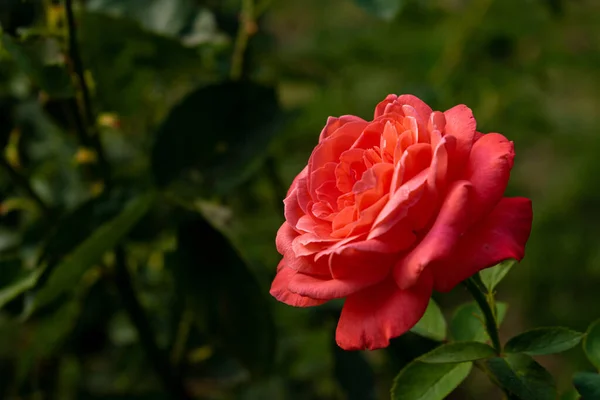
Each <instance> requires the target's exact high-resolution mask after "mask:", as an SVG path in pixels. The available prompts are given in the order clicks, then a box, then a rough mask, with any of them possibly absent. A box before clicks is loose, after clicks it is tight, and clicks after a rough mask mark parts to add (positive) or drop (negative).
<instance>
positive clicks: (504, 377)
mask: <svg viewBox="0 0 600 400" xmlns="http://www.w3.org/2000/svg"><path fill="white" fill-rule="evenodd" d="M486 364H487V366H488V368H489V370H490V372H491V373H492V374H493V375H494V376H495V377H496V379H497V380H498V382H499V383H500V385H502V387H504V388H505V389H507V390H508V391H509V392H511V393H512V394H514V395H515V396H517V397H519V398H520V399H522V400H555V399H556V387H555V384H554V380H553V379H552V376H551V375H550V373H549V372H548V371H546V370H545V369H544V367H542V366H541V365H539V364H538V363H536V362H535V361H534V360H533V358H531V357H530V356H528V355H525V354H508V355H507V356H506V357H504V358H500V357H497V358H492V359H490V360H487V361H486Z"/></svg>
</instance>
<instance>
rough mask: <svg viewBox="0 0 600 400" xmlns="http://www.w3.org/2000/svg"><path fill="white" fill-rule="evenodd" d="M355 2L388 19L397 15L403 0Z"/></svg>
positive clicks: (359, 0)
mask: <svg viewBox="0 0 600 400" xmlns="http://www.w3.org/2000/svg"><path fill="white" fill-rule="evenodd" d="M355 1H356V4H358V5H359V6H360V7H362V8H363V9H365V10H366V11H368V12H369V13H371V14H373V15H375V16H377V17H379V18H381V19H384V20H387V21H390V20H392V19H394V17H396V15H398V12H400V9H401V8H402V5H403V3H404V0H355Z"/></svg>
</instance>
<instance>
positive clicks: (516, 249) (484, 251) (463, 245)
mask: <svg viewBox="0 0 600 400" xmlns="http://www.w3.org/2000/svg"><path fill="white" fill-rule="evenodd" d="M532 219H533V212H532V209H531V200H529V199H526V198H522V197H512V198H507V197H505V198H503V199H502V200H500V202H499V203H498V205H497V206H496V208H495V209H494V211H492V213H491V214H490V215H489V216H488V217H487V218H486V219H485V220H484V221H482V222H481V223H480V224H478V225H476V226H474V227H473V228H471V229H470V230H469V232H467V233H466V234H465V235H464V236H463V237H462V238H461V239H460V242H459V243H458V245H457V246H456V249H455V250H454V251H453V252H452V254H451V256H450V257H449V258H448V259H446V260H444V261H443V262H440V263H436V264H435V266H434V268H433V274H434V280H435V290H437V291H440V292H447V291H449V290H451V289H452V288H453V287H454V286H456V285H457V284H458V283H460V282H461V281H463V280H465V279H467V278H469V277H470V276H472V275H474V274H475V273H477V272H478V271H480V270H482V269H484V268H487V267H491V266H493V265H496V264H498V263H499V262H500V261H503V260H506V259H508V258H514V259H517V260H521V259H522V258H523V256H524V255H525V244H526V243H527V239H528V238H529V233H530V232H531V222H532Z"/></svg>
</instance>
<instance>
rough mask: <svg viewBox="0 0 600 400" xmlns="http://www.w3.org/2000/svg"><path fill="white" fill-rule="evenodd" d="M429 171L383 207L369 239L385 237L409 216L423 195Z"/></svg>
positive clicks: (420, 174) (416, 178) (406, 184)
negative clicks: (384, 235) (385, 234)
mask: <svg viewBox="0 0 600 400" xmlns="http://www.w3.org/2000/svg"><path fill="white" fill-rule="evenodd" d="M428 174H429V169H425V170H423V171H421V172H420V173H419V174H417V176H415V177H414V178H413V179H411V180H410V181H408V182H406V183H405V184H404V185H402V186H400V188H399V189H398V190H397V191H396V193H394V194H393V195H392V196H391V197H390V199H389V201H388V202H387V204H386V205H385V206H384V207H383V209H382V210H381V212H380V213H379V215H378V216H377V218H376V219H375V222H374V223H373V228H372V229H371V233H369V237H368V238H369V239H374V238H376V237H378V236H381V235H383V234H384V233H386V232H387V231H389V230H390V229H392V228H393V227H394V225H396V224H397V223H398V222H399V221H401V220H402V219H403V218H405V217H406V215H408V210H409V209H410V207H412V206H414V205H415V204H416V203H417V202H418V201H419V199H420V198H421V196H422V194H423V190H424V188H425V184H426V182H427V175H428Z"/></svg>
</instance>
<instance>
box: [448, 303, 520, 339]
mask: <svg viewBox="0 0 600 400" xmlns="http://www.w3.org/2000/svg"><path fill="white" fill-rule="evenodd" d="M507 308H508V305H507V304H506V303H502V302H497V303H496V310H497V317H498V325H500V324H501V323H502V320H503V319H504V315H505V314H506V310H507ZM483 321H484V319H483V314H482V313H481V310H480V309H479V306H478V305H477V304H476V303H466V304H463V305H461V306H460V307H458V308H457V309H456V312H455V313H454V317H453V318H452V320H451V321H450V333H451V335H452V338H453V339H454V340H456V341H462V342H470V341H477V342H486V341H488V340H489V338H488V335H487V333H486V331H485V324H484V323H483Z"/></svg>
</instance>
